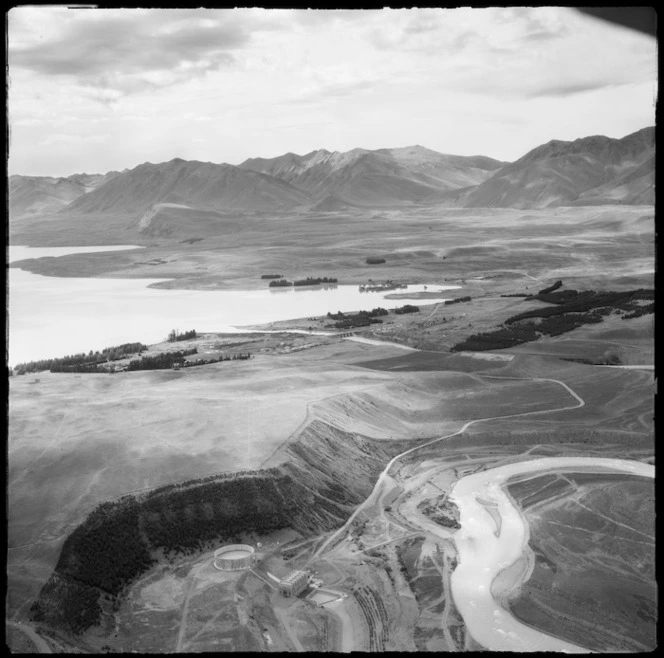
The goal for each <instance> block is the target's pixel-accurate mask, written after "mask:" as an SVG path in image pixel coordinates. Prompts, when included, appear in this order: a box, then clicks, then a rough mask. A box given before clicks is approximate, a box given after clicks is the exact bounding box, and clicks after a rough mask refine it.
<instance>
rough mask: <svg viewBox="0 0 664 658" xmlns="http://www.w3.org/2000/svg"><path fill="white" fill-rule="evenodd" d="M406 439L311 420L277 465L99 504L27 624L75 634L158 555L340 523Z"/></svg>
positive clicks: (94, 622) (96, 620)
mask: <svg viewBox="0 0 664 658" xmlns="http://www.w3.org/2000/svg"><path fill="white" fill-rule="evenodd" d="M407 445H412V442H408V443H406V442H404V441H389V440H372V439H370V438H367V437H363V436H361V435H358V434H351V433H350V432H345V431H343V430H341V429H339V428H338V427H335V426H333V425H331V424H328V423H325V422H322V421H320V420H314V421H313V422H312V423H310V424H309V425H308V426H307V427H306V428H305V429H304V431H303V432H302V433H301V434H300V435H299V437H298V438H297V440H295V441H294V442H293V443H291V444H290V445H289V446H288V448H287V454H288V457H289V459H288V461H286V462H285V463H283V464H281V465H280V466H278V467H277V468H271V469H265V470H256V471H244V472H241V473H230V474H220V475H218V476H211V477H208V478H204V479H202V480H192V481H189V482H185V483H181V484H177V485H168V486H165V487H161V488H160V489H157V490H153V491H152V492H150V493H147V494H144V495H141V496H131V495H128V496H124V497H123V498H121V499H120V500H119V501H116V502H107V503H103V504H102V505H100V506H99V507H97V508H96V509H95V510H94V511H93V512H92V513H91V514H90V515H89V517H88V518H87V519H86V521H85V522H84V523H83V524H82V525H81V526H79V527H78V528H77V529H76V530H75V531H74V532H73V533H72V534H71V535H70V536H69V537H68V538H67V540H66V541H65V544H64V546H63V549H62V552H61V554H60V558H59V560H58V563H57V565H56V568H55V570H54V572H53V574H52V575H51V577H50V578H49V580H48V582H47V583H46V584H45V585H44V587H43V588H42V590H41V592H40V595H39V597H38V599H37V600H36V601H35V602H34V604H33V606H32V608H31V613H32V617H33V620H34V621H36V622H38V623H41V624H44V625H48V626H51V627H53V628H57V629H58V630H60V631H65V632H68V633H71V634H73V635H78V634H81V633H83V632H85V631H86V630H87V629H89V628H91V627H94V626H98V625H99V624H101V623H102V622H103V621H104V619H105V618H107V617H108V614H109V612H108V609H109V602H113V601H116V600H118V599H120V598H121V597H122V596H123V593H124V592H125V591H126V589H127V587H128V586H130V585H131V584H132V583H133V582H134V581H135V580H136V579H137V578H138V577H139V576H140V575H141V574H143V573H145V572H146V571H148V570H149V569H150V568H151V567H152V566H153V565H154V564H155V563H156V562H157V561H158V556H163V555H166V556H168V555H174V554H195V553H197V552H199V551H201V550H205V549H206V548H209V546H210V543H211V542H224V541H236V540H238V539H239V537H240V535H241V534H243V533H256V534H258V535H261V534H268V533H270V532H272V531H274V530H278V529H282V528H292V529H294V530H296V531H298V532H300V533H301V534H303V535H304V536H314V535H317V534H320V533H322V532H326V531H330V530H332V529H334V528H336V527H338V526H340V525H341V524H342V523H343V522H344V521H345V519H346V518H347V517H348V516H349V515H350V514H351V512H352V510H353V508H354V507H355V506H356V505H358V504H359V503H360V502H361V501H362V500H364V499H365V498H366V497H367V496H368V495H369V493H370V492H371V490H372V488H373V485H374V482H375V480H376V479H377V477H378V475H379V473H380V472H381V470H382V469H383V468H384V466H385V464H386V463H387V462H388V461H389V459H390V458H391V457H392V456H394V455H395V454H398V453H399V452H402V451H403V450H404V449H405V447H406V446H407Z"/></svg>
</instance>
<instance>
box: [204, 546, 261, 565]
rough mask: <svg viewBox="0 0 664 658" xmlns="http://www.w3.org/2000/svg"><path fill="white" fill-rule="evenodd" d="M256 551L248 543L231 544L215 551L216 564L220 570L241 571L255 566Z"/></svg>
mask: <svg viewBox="0 0 664 658" xmlns="http://www.w3.org/2000/svg"><path fill="white" fill-rule="evenodd" d="M254 553H255V551H254V548H253V546H249V545H248V544H230V545H229V546H222V547H221V548H218V549H217V550H216V551H215V552H214V566H215V568H216V569H219V570H220V571H241V570H242V569H251V567H253V566H254V561H255V554H254Z"/></svg>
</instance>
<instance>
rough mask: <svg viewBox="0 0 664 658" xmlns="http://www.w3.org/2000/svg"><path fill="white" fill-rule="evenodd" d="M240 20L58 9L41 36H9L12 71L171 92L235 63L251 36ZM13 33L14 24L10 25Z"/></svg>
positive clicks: (123, 90)
mask: <svg viewBox="0 0 664 658" xmlns="http://www.w3.org/2000/svg"><path fill="white" fill-rule="evenodd" d="M242 18H243V16H242V15H240V14H230V13H229V12H224V11H221V12H219V11H201V10H198V11H180V10H130V9H125V10H98V9H94V10H86V11H81V10H68V11H67V10H61V11H60V12H58V13H57V19H59V20H56V21H54V22H55V24H56V29H54V30H51V33H50V34H48V35H47V36H46V37H45V38H39V37H40V36H41V34H40V33H39V32H37V31H36V32H35V33H34V34H33V35H32V38H30V36H31V35H30V33H29V30H28V31H27V32H26V28H25V26H23V27H22V29H18V28H20V27H21V26H16V23H15V22H14V26H16V27H17V33H18V34H20V35H21V38H20V39H17V40H15V41H13V40H12V38H11V37H12V30H11V29H10V38H9V64H10V66H11V67H12V68H20V69H24V70H29V71H32V72H33V73H36V74H39V75H46V76H51V77H60V76H67V77H70V78H73V79H74V80H75V81H76V82H78V83H79V84H81V85H83V86H89V87H95V88H98V89H111V90H115V91H117V92H119V93H120V94H130V93H135V92H137V91H142V90H146V89H147V90H149V89H154V88H160V87H164V86H169V85H172V84H175V83H177V82H180V81H182V80H183V79H187V78H191V77H199V76H202V75H204V74H206V73H207V72H209V71H214V70H217V69H219V68H220V67H222V66H228V65H231V64H232V63H233V62H234V61H235V60H234V58H233V55H232V54H231V53H232V51H234V50H238V49H241V48H243V47H244V46H245V45H246V44H247V43H248V42H249V40H250V39H251V33H250V31H249V29H248V27H247V26H246V25H245V24H244V22H243V20H242ZM10 28H11V23H10Z"/></svg>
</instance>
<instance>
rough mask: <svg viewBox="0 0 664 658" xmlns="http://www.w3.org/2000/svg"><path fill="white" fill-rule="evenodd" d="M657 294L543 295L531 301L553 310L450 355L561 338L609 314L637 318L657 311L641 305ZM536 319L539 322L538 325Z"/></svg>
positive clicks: (509, 323)
mask: <svg viewBox="0 0 664 658" xmlns="http://www.w3.org/2000/svg"><path fill="white" fill-rule="evenodd" d="M545 290H546V289H545ZM654 292H655V291H654V290H652V289H644V288H639V289H638V290H632V291H626V292H615V291H594V290H588V291H584V292H578V291H576V290H564V291H560V292H556V291H554V292H544V293H540V294H538V295H535V296H533V297H532V299H539V300H540V301H548V302H549V303H551V304H554V306H549V307H544V308H539V309H533V310H531V311H526V312H524V313H519V314H517V315H514V316H512V317H510V318H508V319H507V320H505V323H504V325H503V327H501V328H500V329H497V330H495V331H489V332H484V333H479V334H474V335H472V336H469V337H468V338H466V339H465V340H463V341H461V342H459V343H457V344H456V345H454V346H453V347H452V348H451V351H453V352H460V351H476V352H480V351H484V350H496V349H504V348H507V347H514V346H515V345H520V344H521V343H527V342H531V341H534V340H537V339H538V338H539V337H540V336H560V335H561V334H564V333H567V332H569V331H573V330H574V329H576V328H577V327H580V326H582V325H584V324H595V323H599V322H602V321H603V317H604V316H606V315H609V314H610V313H619V314H621V315H622V317H623V319H628V318H630V317H638V316H639V315H643V314H645V313H648V312H653V311H654V302H652V303H651V304H646V305H641V304H639V302H640V301H643V300H648V299H652V298H653V297H654ZM625 312H626V313H625ZM534 319H538V320H539V321H538V322H537V323H535V322H534V321H533V320H534Z"/></svg>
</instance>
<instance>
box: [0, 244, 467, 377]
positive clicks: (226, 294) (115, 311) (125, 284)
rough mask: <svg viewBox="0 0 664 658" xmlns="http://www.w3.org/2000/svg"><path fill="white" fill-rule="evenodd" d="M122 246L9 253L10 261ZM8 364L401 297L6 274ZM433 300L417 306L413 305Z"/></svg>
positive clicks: (335, 289)
mask: <svg viewBox="0 0 664 658" xmlns="http://www.w3.org/2000/svg"><path fill="white" fill-rule="evenodd" d="M122 248H124V249H136V248H137V247H135V246H126V247H78V248H76V247H58V248H53V249H50V248H36V249H32V248H29V247H10V253H9V262H10V263H11V262H13V261H17V260H21V259H25V258H43V257H47V256H52V257H58V256H63V255H66V254H70V253H83V252H93V251H112V250H118V249H122ZM8 279H9V363H10V365H16V364H18V363H22V362H25V361H32V360H38V359H48V358H53V357H60V356H65V355H68V354H77V353H81V352H88V351H89V350H97V349H103V348H104V347H110V346H112V345H119V344H122V343H128V342H136V341H141V342H143V343H147V344H151V343H157V342H161V341H162V340H165V338H166V336H167V335H168V333H169V331H170V330H171V329H178V330H180V331H188V330H190V329H196V331H198V332H225V333H229V332H237V331H238V327H243V326H248V325H259V324H266V323H269V322H277V321H282V320H291V319H295V318H303V317H311V316H324V315H326V314H327V313H328V312H330V313H336V312H337V311H343V312H357V311H360V310H371V309H372V308H375V307H377V306H381V307H383V308H386V309H393V308H397V307H399V306H403V305H404V304H407V303H409V300H408V299H406V298H402V299H386V295H389V294H390V293H392V294H393V293H394V292H395V291H394V290H391V291H374V292H361V291H360V290H359V288H358V286H356V285H335V286H302V287H292V288H286V289H275V288H268V285H267V281H266V282H264V283H265V288H264V289H262V290H165V289H159V288H150V287H148V286H149V285H150V284H152V283H157V282H158V281H162V280H163V279H112V278H74V277H66V278H65V277H51V276H41V275H38V274H33V273H31V272H27V271H24V270H21V269H19V268H15V267H14V268H9V270H8ZM457 288H459V286H440V285H428V286H424V285H409V286H408V287H407V288H406V289H405V290H403V289H402V290H399V291H398V292H400V293H404V292H406V293H418V292H422V291H424V290H425V289H427V291H428V292H439V293H443V292H444V291H447V290H454V289H457ZM443 299H445V296H444V295H441V297H440V298H438V299H416V298H413V300H410V301H413V302H414V303H415V304H417V305H418V306H425V305H427V304H435V303H439V302H441V301H443Z"/></svg>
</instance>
